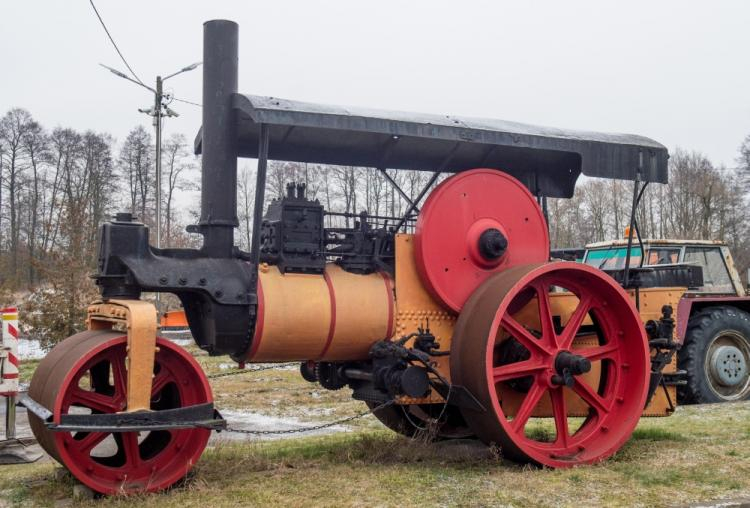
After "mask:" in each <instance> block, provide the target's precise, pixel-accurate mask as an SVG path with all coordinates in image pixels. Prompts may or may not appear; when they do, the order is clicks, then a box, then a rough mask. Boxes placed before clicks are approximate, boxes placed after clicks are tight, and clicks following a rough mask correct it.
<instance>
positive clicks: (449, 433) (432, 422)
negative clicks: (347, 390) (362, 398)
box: [366, 402, 474, 440]
mask: <svg viewBox="0 0 750 508" xmlns="http://www.w3.org/2000/svg"><path fill="white" fill-rule="evenodd" d="M366 404H367V407H369V408H370V410H373V409H375V408H376V407H378V406H379V405H380V404H378V403H376V402H366ZM444 407H445V406H444V405H443V404H412V405H397V404H394V405H391V406H386V407H384V408H382V409H378V410H377V411H373V414H374V415H375V417H376V418H377V419H378V420H380V422H381V423H382V424H383V425H385V426H386V427H388V428H389V429H391V430H392V431H394V432H397V433H398V434H402V435H404V436H406V437H410V438H414V437H422V436H423V437H426V438H428V439H438V440H440V439H466V438H471V437H474V434H473V433H472V432H471V430H469V428H468V426H467V425H466V422H465V421H464V419H463V416H462V415H461V412H460V411H459V409H458V408H457V407H454V406H447V407H445V411H443V408H444Z"/></svg>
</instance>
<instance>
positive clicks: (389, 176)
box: [378, 168, 419, 212]
mask: <svg viewBox="0 0 750 508" xmlns="http://www.w3.org/2000/svg"><path fill="white" fill-rule="evenodd" d="M378 171H380V172H381V173H382V174H383V176H384V177H385V179H386V180H388V183H390V184H391V185H392V186H393V188H394V189H396V192H398V193H399V195H400V196H401V197H402V198H404V201H406V204H407V205H409V206H411V207H413V208H414V211H416V212H419V207H418V206H417V205H415V204H414V203H413V202H412V200H411V198H410V197H409V196H407V195H406V193H405V192H404V191H403V190H402V189H401V187H399V185H398V184H397V183H396V180H394V179H393V178H392V177H391V175H389V174H388V172H387V171H386V170H385V168H378Z"/></svg>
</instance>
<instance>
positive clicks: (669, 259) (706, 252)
mask: <svg viewBox="0 0 750 508" xmlns="http://www.w3.org/2000/svg"><path fill="white" fill-rule="evenodd" d="M642 243H643V247H641V246H640V245H636V246H633V247H631V250H630V267H631V268H633V267H640V266H643V267H657V266H665V265H680V264H686V265H690V266H697V267H700V268H701V272H702V275H703V281H702V284H700V285H696V286H693V287H689V288H688V293H691V294H706V295H709V294H712V295H736V296H744V295H745V290H744V288H743V286H742V281H741V280H740V276H739V274H738V273H737V270H736V269H735V267H734V262H733V260H732V254H731V252H730V251H729V247H728V246H727V245H726V243H724V242H721V241H718V240H664V239H644V240H643V241H642ZM627 244H628V241H627V239H619V240H610V241H606V242H597V243H591V244H588V245H586V248H585V250H584V253H583V256H582V258H581V261H582V262H583V263H585V264H587V265H590V266H593V267H594V268H599V269H601V270H605V271H607V270H621V269H623V268H625V263H626V258H627ZM643 252H645V257H644V255H643Z"/></svg>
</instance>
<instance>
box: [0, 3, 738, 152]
mask: <svg viewBox="0 0 750 508" xmlns="http://www.w3.org/2000/svg"><path fill="white" fill-rule="evenodd" d="M95 1H96V5H97V7H98V8H99V11H100V13H101V15H102V17H103V18H104V21H105V22H106V23H107V25H108V27H109V29H110V31H111V33H112V35H113V36H114V38H115V40H116V42H117V43H118V45H119V46H120V49H121V50H122V52H123V54H124V55H125V57H126V58H127V59H128V61H129V63H130V64H131V66H132V67H133V68H134V70H135V71H136V72H137V73H138V74H139V75H140V77H141V79H143V80H144V81H147V82H148V83H149V84H151V83H153V80H154V78H155V76H156V74H158V73H161V74H162V75H166V74H169V73H171V72H174V71H175V70H177V69H179V68H181V67H183V66H185V65H187V64H189V63H192V62H195V61H198V60H200V59H201V42H202V41H201V37H202V23H203V22H204V21H206V20H208V19H213V18H226V19H231V20H234V21H237V22H238V23H239V24H240V91H241V92H247V93H254V94H261V95H275V96H278V97H284V98H290V99H298V100H305V101H313V102H323V103H333V104H342V105H356V106H369V107H374V108H387V109H400V110H407V111H420V112H428V113H445V114H455V115H466V116H479V117H489V118H500V119H505V120H516V121H521V122H527V123H534V124H541V125H550V126H555V127H570V128H579V129H585V130H601V131H612V132H629V133H635V134H642V135H646V136H649V137H652V138H654V139H655V140H657V141H659V142H661V143H663V144H665V145H666V146H668V147H669V148H670V149H673V148H674V147H675V146H681V147H685V148H690V149H696V150H699V151H702V152H704V153H705V154H707V155H708V156H709V157H710V158H711V159H712V160H713V161H714V162H716V163H718V164H725V165H727V166H734V165H735V157H736V153H737V147H738V146H739V144H740V143H741V141H742V139H743V138H744V137H745V136H746V135H748V134H750V29H748V20H750V2H747V1H734V2H730V1H714V2H706V1H702V2H689V1H684V0H683V1H658V2H657V1H643V2H640V1H632V0H631V1H627V2H625V1H623V2H618V3H615V2H608V1H601V0H599V1H570V0H568V1H549V2H532V1H524V2H522V1H515V2H500V1H494V2H489V1H488V2H479V1H468V0H463V1H461V2H438V1H429V2H428V1H424V2H421V1H407V0H401V1H393V2H390V1H383V0H379V1H371V2H364V1H351V0H348V1H346V0H342V1H329V2H316V1H310V0H308V1H298V2H292V1H278V0H274V1H263V2H250V1H247V2H237V1H235V2H231V1H217V0H213V1H210V2H208V1H193V0H180V1H177V0H170V1H166V0H164V1H158V2H157V1H154V0H151V1H145V0H128V1H115V0H95ZM0 55H1V56H2V58H1V59H0V114H2V113H4V112H5V111H6V110H7V109H8V108H11V107H15V106H20V107H24V108H27V109H28V110H30V111H31V113H32V114H33V115H34V116H35V117H36V118H37V119H38V120H40V121H41V122H42V123H43V124H44V125H45V126H47V127H50V128H51V127H54V126H57V125H61V126H71V127H74V128H76V129H94V130H98V131H106V132H109V133H112V134H113V135H114V136H115V137H116V138H117V139H118V140H122V139H123V138H124V137H125V135H126V134H127V132H128V131H129V130H130V129H131V128H132V127H134V126H135V125H137V124H139V123H141V124H144V125H146V126H150V122H149V118H148V117H146V116H145V115H143V114H141V113H138V112H137V108H139V107H146V106H149V105H150V101H151V100H152V98H151V97H149V94H148V92H147V91H145V90H142V89H140V88H139V87H138V86H136V85H133V84H131V83H128V82H126V81H124V80H122V79H120V78H117V77H115V76H114V75H112V74H110V73H109V72H107V71H105V70H104V69H102V68H101V67H99V66H98V65H97V64H98V63H100V62H101V63H104V64H108V65H110V66H112V67H115V68H118V69H121V70H123V71H125V69H124V65H123V64H122V63H121V61H120V60H119V57H118V56H117V54H116V53H115V51H114V49H113V48H112V46H111V45H110V43H109V41H108V40H107V38H106V35H105V33H104V31H103V30H102V28H101V26H100V25H99V22H98V21H97V19H96V17H95V15H94V13H93V11H92V9H91V6H90V5H89V2H88V0H67V1H59V0H58V1H54V0H36V1H21V0H16V1H10V0H4V1H3V2H2V9H1V10H0ZM166 85H167V88H168V89H169V88H171V89H173V91H174V93H175V95H176V96H177V97H180V98H184V99H187V100H191V101H195V102H200V97H201V72H200V71H199V70H196V71H192V72H190V73H186V74H182V75H180V76H178V77H175V78H173V79H172V80H170V81H167V84H166ZM172 108H173V109H175V110H176V111H178V112H179V113H180V114H181V116H180V117H179V118H177V119H174V120H169V121H168V122H167V124H166V130H167V133H169V132H174V131H179V132H183V133H185V134H186V135H187V136H188V137H189V139H190V140H192V139H193V137H194V135H195V133H196V132H197V129H198V127H199V125H200V109H199V108H197V107H195V106H191V105H188V104H182V103H174V104H172Z"/></svg>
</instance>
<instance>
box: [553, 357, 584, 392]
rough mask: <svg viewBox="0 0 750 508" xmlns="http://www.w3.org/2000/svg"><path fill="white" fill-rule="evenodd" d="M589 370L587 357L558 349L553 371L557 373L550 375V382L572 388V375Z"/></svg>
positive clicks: (578, 374)
mask: <svg viewBox="0 0 750 508" xmlns="http://www.w3.org/2000/svg"><path fill="white" fill-rule="evenodd" d="M590 370H591V362H590V361H589V360H588V359H587V358H584V357H583V356H579V355H576V354H573V353H571V352H569V351H560V353H558V354H557V357H556V358H555V371H556V372H557V374H555V375H553V376H552V383H553V384H556V385H560V386H563V385H564V386H567V387H568V388H572V387H573V384H574V383H575V377H574V376H580V375H581V374H585V373H587V372H589V371H590Z"/></svg>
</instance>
